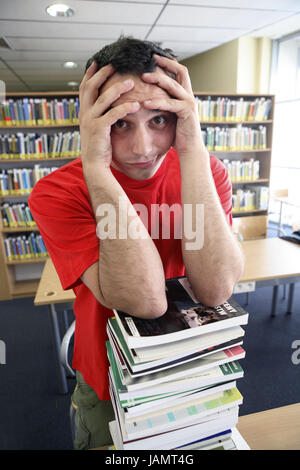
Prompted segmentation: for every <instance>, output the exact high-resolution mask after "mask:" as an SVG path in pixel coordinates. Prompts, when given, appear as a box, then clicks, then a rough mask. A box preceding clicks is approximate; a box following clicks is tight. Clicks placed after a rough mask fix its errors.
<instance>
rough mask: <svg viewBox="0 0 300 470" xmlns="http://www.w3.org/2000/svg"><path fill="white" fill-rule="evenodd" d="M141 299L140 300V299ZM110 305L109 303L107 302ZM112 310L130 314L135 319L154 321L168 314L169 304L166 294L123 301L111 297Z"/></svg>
mask: <svg viewBox="0 0 300 470" xmlns="http://www.w3.org/2000/svg"><path fill="white" fill-rule="evenodd" d="M139 297H140V298H139ZM107 303H108V302H107ZM109 303H110V308H112V309H115V310H120V311H122V312H125V313H128V314H129V315H132V316H133V317H137V318H143V319H147V320H154V319H155V318H159V317H161V316H162V315H164V313H166V311H167V308H168V302H167V298H166V295H165V293H162V294H160V295H155V296H153V297H151V296H149V297H146V296H132V297H131V298H126V299H124V298H123V299H121V298H120V297H118V298H112V297H110V302H109Z"/></svg>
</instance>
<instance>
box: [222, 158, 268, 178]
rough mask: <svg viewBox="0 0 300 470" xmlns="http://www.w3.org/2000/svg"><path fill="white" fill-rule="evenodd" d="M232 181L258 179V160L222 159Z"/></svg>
mask: <svg viewBox="0 0 300 470" xmlns="http://www.w3.org/2000/svg"><path fill="white" fill-rule="evenodd" d="M222 161H223V163H224V165H225V167H226V169H227V171H228V176H229V178H230V180H231V182H232V183H234V182H237V181H255V180H257V179H259V168H260V161H259V160H254V158H250V159H249V160H246V161H241V160H228V159H226V158H225V159H224V160H222Z"/></svg>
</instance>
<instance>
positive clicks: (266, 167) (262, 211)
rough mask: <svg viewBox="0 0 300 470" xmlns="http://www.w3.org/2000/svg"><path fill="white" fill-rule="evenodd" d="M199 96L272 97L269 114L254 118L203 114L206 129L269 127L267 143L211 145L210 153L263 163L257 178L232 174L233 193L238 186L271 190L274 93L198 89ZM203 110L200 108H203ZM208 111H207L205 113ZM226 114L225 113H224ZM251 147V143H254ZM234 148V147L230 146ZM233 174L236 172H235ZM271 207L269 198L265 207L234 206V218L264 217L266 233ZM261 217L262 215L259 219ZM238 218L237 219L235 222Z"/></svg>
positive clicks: (235, 161)
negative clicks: (244, 145)
mask: <svg viewBox="0 0 300 470" xmlns="http://www.w3.org/2000/svg"><path fill="white" fill-rule="evenodd" d="M194 93H195V96H196V97H197V98H198V100H201V101H208V100H211V101H212V102H216V101H217V100H218V99H219V100H221V99H224V100H228V101H231V102H244V103H245V102H249V103H255V101H265V102H266V101H268V102H269V108H268V113H267V115H263V114H261V113H260V112H259V113H258V114H257V116H254V115H252V116H251V118H250V119H249V118H244V117H241V118H239V117H238V116H237V117H235V118H233V119H230V117H229V118H228V117H223V115H222V113H221V115H220V114H218V115H217V116H213V118H210V119H206V116H204V117H203V118H202V116H200V122H201V129H202V131H203V130H204V131H205V130H206V129H207V128H219V129H221V130H224V129H229V130H230V129H234V128H236V129H237V128H238V127H239V128H245V127H246V128H248V129H249V130H250V132H251V131H252V133H253V131H255V130H257V129H259V128H265V139H264V145H260V146H258V145H257V146H253V147H252V148H245V147H240V148H233V149H232V148H230V147H227V148H226V147H225V148H222V147H221V148H215V149H210V153H211V154H213V155H215V156H217V157H218V158H220V159H221V160H222V161H224V163H225V162H226V161H227V162H229V163H230V164H233V165H234V164H245V162H248V164H249V162H250V161H251V160H252V161H256V162H258V166H259V173H258V175H256V176H255V178H251V176H249V175H243V177H242V178H240V179H239V178H237V177H235V178H234V179H233V178H232V180H231V182H232V190H233V193H236V192H237V191H238V190H239V191H240V190H242V191H244V190H247V191H250V192H251V191H252V188H253V190H254V188H260V187H261V189H263V188H264V189H266V191H267V192H268V190H269V187H270V174H271V157H272V137H273V122H274V102H275V96H274V95H270V94H238V93H232V94H228V93H207V92H205V93H204V92H194ZM199 114H200V112H199ZM204 114H205V113H204ZM224 115H225V113H224ZM250 147H251V146H250ZM229 148H230V149H229ZM231 176H232V175H231ZM268 209H269V199H268V200H267V202H266V203H265V204H264V205H263V208H259V207H250V208H247V204H246V205H245V207H243V208H242V209H241V208H237V209H235V208H233V211H232V214H233V218H234V219H239V218H241V217H251V219H252V220H253V222H252V223H253V224H255V220H256V219H255V218H256V217H257V216H259V217H260V224H261V220H262V218H263V219H264V226H265V235H266V231H267V217H268ZM257 220H258V219H257ZM235 222H238V221H237V220H236V221H235V220H234V223H235Z"/></svg>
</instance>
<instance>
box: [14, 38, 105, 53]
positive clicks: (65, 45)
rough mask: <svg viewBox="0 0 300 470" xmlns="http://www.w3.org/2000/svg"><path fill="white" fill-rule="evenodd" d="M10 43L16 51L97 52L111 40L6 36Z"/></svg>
mask: <svg viewBox="0 0 300 470" xmlns="http://www.w3.org/2000/svg"><path fill="white" fill-rule="evenodd" d="M8 40H9V42H10V44H11V45H12V46H13V48H14V49H15V50H16V51H18V50H19V51H20V50H31V51H53V52H55V51H57V50H60V51H62V50H63V51H65V52H68V51H70V52H72V51H73V50H76V51H88V50H93V51H94V52H97V51H98V50H99V49H101V48H102V47H104V46H106V45H107V44H109V43H110V42H111V41H110V40H107V41H103V40H99V41H95V40H94V39H64V40H62V39H51V38H47V39H44V38H37V39H35V38H32V39H31V38H13V37H12V38H11V37H8Z"/></svg>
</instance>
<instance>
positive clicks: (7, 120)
mask: <svg viewBox="0 0 300 470" xmlns="http://www.w3.org/2000/svg"><path fill="white" fill-rule="evenodd" d="M196 99H197V101H198V110H199V117H200V120H201V121H216V122H217V121H230V122H239V121H263V120H266V119H268V117H269V113H270V109H271V100H270V99H266V98H256V99H255V100H244V98H240V99H238V100H234V99H230V98H227V97H218V98H216V99H212V98H211V97H208V98H207V99H201V98H199V97H198V98H196ZM78 114H79V98H78V97H75V98H69V99H67V98H63V99H62V100H58V99H56V98H55V99H46V98H21V99H8V100H4V101H2V102H1V103H0V125H1V126H14V125H29V126H30V125H51V124H75V125H76V124H78Z"/></svg>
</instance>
